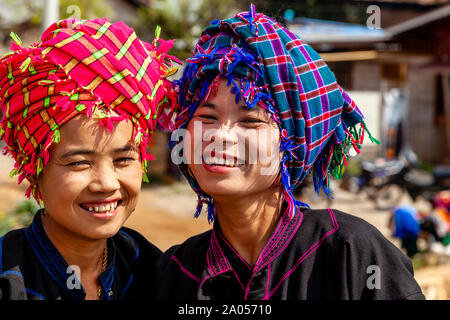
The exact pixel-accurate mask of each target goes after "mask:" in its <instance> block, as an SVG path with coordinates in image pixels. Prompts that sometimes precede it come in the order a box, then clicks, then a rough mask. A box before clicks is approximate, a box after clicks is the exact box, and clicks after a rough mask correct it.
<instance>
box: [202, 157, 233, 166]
mask: <svg viewBox="0 0 450 320" xmlns="http://www.w3.org/2000/svg"><path fill="white" fill-rule="evenodd" d="M205 163H206V164H208V165H213V166H227V167H240V166H242V163H239V161H235V160H234V159H233V160H228V159H224V158H207V159H206V160H205Z"/></svg>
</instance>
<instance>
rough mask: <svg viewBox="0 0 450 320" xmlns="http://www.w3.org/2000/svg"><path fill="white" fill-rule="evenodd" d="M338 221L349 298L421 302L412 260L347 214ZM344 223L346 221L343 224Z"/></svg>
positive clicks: (369, 226) (379, 233) (360, 220)
mask: <svg viewBox="0 0 450 320" xmlns="http://www.w3.org/2000/svg"><path fill="white" fill-rule="evenodd" d="M335 212H337V215H336V216H337V217H338V220H341V227H342V228H343V229H347V230H345V232H344V233H345V234H347V235H348V236H347V237H346V239H345V241H343V242H342V243H343V245H344V246H345V247H344V248H343V250H342V252H343V255H344V256H343V258H342V260H341V261H342V262H343V264H344V266H343V267H345V268H346V270H347V282H348V289H349V293H350V296H352V297H353V298H354V299H370V300H372V299H374V300H403V299H408V300H413V299H418V300H423V299H425V297H424V295H423V293H422V290H421V288H420V286H419V285H418V283H417V282H416V280H415V279H414V270H413V265H412V262H411V260H410V259H409V258H408V257H407V256H406V255H405V254H404V253H403V252H402V251H401V250H400V249H399V248H397V247H396V246H395V245H394V244H393V243H392V242H391V241H389V240H388V239H386V238H385V237H384V236H383V235H382V234H381V232H380V231H378V229H377V228H375V227H374V226H372V225H371V224H369V223H367V222H366V221H364V220H362V219H359V218H356V217H354V216H350V215H345V216H343V215H341V213H339V212H338V211H337V210H336V211H335ZM345 220H347V221H345Z"/></svg>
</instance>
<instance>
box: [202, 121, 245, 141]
mask: <svg viewBox="0 0 450 320" xmlns="http://www.w3.org/2000/svg"><path fill="white" fill-rule="evenodd" d="M205 140H206V141H214V143H215V144H220V143H222V144H223V145H224V146H225V145H229V144H237V143H238V140H239V138H238V134H237V132H236V130H235V128H233V127H231V126H229V125H227V124H222V125H220V126H219V127H218V128H216V129H212V130H211V132H210V133H209V134H206V136H205Z"/></svg>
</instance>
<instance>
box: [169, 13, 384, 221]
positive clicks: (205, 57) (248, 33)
mask: <svg viewBox="0 0 450 320" xmlns="http://www.w3.org/2000/svg"><path fill="white" fill-rule="evenodd" d="M219 78H225V79H227V80H228V84H229V86H231V92H232V93H234V94H236V100H237V101H238V100H239V99H241V98H242V99H243V100H244V101H245V102H246V104H247V106H248V107H249V108H252V107H254V106H255V105H259V106H261V107H263V108H264V109H265V110H266V111H267V112H269V114H270V115H271V116H272V118H273V119H274V120H275V121H276V122H277V123H278V125H279V128H280V138H281V139H280V141H281V143H280V144H281V145H280V149H281V151H282V152H283V158H282V161H281V172H280V179H281V182H282V184H283V195H284V196H285V199H286V200H287V201H288V206H289V209H288V210H289V212H290V214H291V215H293V214H295V204H301V203H299V202H298V201H296V200H295V199H294V196H293V194H292V191H293V189H294V188H295V186H297V185H298V184H299V183H301V182H302V181H303V180H304V178H305V177H306V175H307V174H308V173H309V172H311V171H312V174H313V181H314V186H315V189H316V191H317V192H319V190H320V189H323V190H324V191H325V192H326V193H327V195H328V196H329V190H328V188H327V187H328V183H329V181H328V176H329V175H333V176H334V177H336V178H339V177H341V176H342V170H343V167H344V166H345V165H346V161H347V160H346V159H347V157H348V155H349V150H350V148H354V149H355V150H356V151H357V152H359V151H360V147H361V144H362V142H363V137H364V134H363V133H364V129H366V128H365V125H364V122H363V116H362V114H361V112H360V111H359V109H358V107H357V106H356V104H355V102H354V101H353V100H352V99H351V98H350V97H349V95H348V94H347V93H346V92H345V91H344V90H343V89H342V88H341V87H340V86H339V85H338V83H337V82H336V78H335V76H334V74H333V73H332V71H331V70H330V69H329V67H328V66H327V64H326V63H325V62H324V61H323V60H322V59H321V57H320V56H319V54H318V53H317V52H316V51H315V50H314V49H313V48H312V47H311V46H309V45H308V44H306V43H305V42H303V41H302V40H301V39H300V38H299V37H298V36H297V35H295V34H293V33H292V32H290V31H289V30H287V29H286V28H284V27H283V26H281V25H280V24H279V23H277V22H276V21H274V20H272V19H271V18H269V17H267V16H265V15H263V14H257V13H255V9H254V6H253V5H252V6H251V7H250V10H249V11H248V12H241V13H238V14H237V15H236V16H234V17H233V18H229V19H225V20H221V21H220V20H216V21H213V22H211V24H210V25H209V26H208V27H206V28H205V29H204V30H203V32H202V34H201V37H200V39H199V41H198V43H197V44H196V46H195V48H194V52H193V56H192V57H191V58H189V59H188V60H187V66H186V68H185V70H184V72H183V75H182V77H181V79H180V80H179V81H178V82H179V91H180V92H179V98H178V99H179V100H178V108H179V110H178V111H177V118H176V123H175V127H176V128H184V127H186V126H187V124H188V122H189V120H190V119H191V118H192V116H193V114H194V112H195V110H196V108H197V107H198V105H199V103H200V102H201V101H202V100H204V99H206V98H207V96H208V95H209V94H210V92H211V91H212V90H213V89H214V87H215V86H216V85H217V79H219ZM358 124H359V129H358V128H357V127H356V126H357V125H358ZM366 131H367V130H366ZM369 137H370V138H371V140H372V141H373V142H376V143H379V142H378V141H377V140H376V139H375V138H373V137H372V136H371V135H370V133H369ZM180 169H181V171H182V172H183V174H184V175H185V176H186V177H187V179H188V181H189V183H190V184H191V186H192V188H193V189H194V191H196V192H197V194H198V206H197V212H196V215H198V214H199V213H200V211H201V205H202V204H203V203H207V204H208V205H209V211H208V218H209V220H210V221H211V220H212V219H213V218H214V209H212V207H213V203H212V201H213V200H212V198H211V197H210V196H209V195H207V194H206V193H205V192H203V191H202V190H201V188H200V187H199V185H198V183H197V181H196V180H195V178H194V177H193V176H192V175H191V174H190V172H189V170H188V168H187V166H186V165H184V164H183V165H181V166H180Z"/></svg>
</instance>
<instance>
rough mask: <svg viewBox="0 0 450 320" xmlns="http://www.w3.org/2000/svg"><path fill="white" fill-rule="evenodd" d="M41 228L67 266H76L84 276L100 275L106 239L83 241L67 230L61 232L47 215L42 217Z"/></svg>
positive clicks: (58, 226) (83, 239)
mask: <svg viewBox="0 0 450 320" xmlns="http://www.w3.org/2000/svg"><path fill="white" fill-rule="evenodd" d="M42 226H43V227H44V230H45V233H46V234H47V237H48V238H49V239H50V241H51V242H52V244H53V245H54V246H55V248H56V249H57V250H58V251H59V253H60V254H61V255H62V256H63V258H64V260H65V261H66V262H67V264H68V265H76V266H78V267H79V268H80V270H81V272H82V273H84V275H92V276H95V275H97V276H98V275H100V273H101V265H102V259H103V251H104V249H105V246H106V239H99V240H91V239H85V238H82V237H80V236H78V235H76V234H74V233H73V232H71V231H70V230H68V229H64V230H62V228H61V226H60V225H58V224H57V223H56V222H55V221H54V220H53V219H52V218H51V217H50V216H48V215H47V214H44V215H43V216H42ZM99 267H100V268H99ZM99 270H100V272H99ZM82 277H83V276H82Z"/></svg>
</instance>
